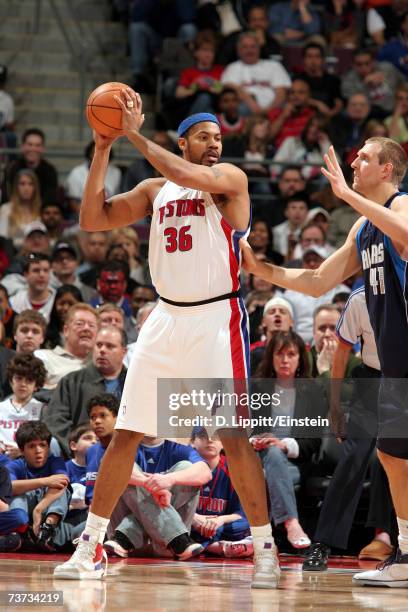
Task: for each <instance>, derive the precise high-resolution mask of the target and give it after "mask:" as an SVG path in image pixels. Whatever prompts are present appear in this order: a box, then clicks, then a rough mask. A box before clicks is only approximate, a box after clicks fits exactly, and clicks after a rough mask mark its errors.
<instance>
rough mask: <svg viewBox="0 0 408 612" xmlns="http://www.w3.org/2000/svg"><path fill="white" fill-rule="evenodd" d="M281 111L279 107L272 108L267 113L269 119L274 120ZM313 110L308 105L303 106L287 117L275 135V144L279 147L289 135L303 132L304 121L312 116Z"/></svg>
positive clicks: (298, 134)
mask: <svg viewBox="0 0 408 612" xmlns="http://www.w3.org/2000/svg"><path fill="white" fill-rule="evenodd" d="M281 113H282V109H281V108H273V109H272V110H270V111H269V113H268V118H269V121H271V122H272V121H275V119H277V118H278V117H279V115H280V114H281ZM314 114H315V111H314V109H313V108H311V107H310V106H305V108H303V109H302V110H301V111H300V112H298V113H296V115H293V116H291V117H288V118H287V119H286V121H285V123H284V124H283V125H282V127H281V129H280V132H278V133H277V135H276V136H275V145H276V147H277V148H279V147H280V146H281V144H282V142H283V141H284V140H285V139H286V138H288V137H289V136H295V137H296V136H300V135H301V134H302V132H303V129H304V128H305V126H306V123H307V122H308V121H309V119H310V117H313V115H314Z"/></svg>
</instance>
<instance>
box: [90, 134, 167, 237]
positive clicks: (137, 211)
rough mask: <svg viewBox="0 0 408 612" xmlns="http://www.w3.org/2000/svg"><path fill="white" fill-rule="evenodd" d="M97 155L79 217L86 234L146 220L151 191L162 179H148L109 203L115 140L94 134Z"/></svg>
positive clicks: (92, 165)
mask: <svg viewBox="0 0 408 612" xmlns="http://www.w3.org/2000/svg"><path fill="white" fill-rule="evenodd" d="M94 139H95V153H94V157H93V160H92V163H91V167H90V170H89V175H88V178H87V181H86V185H85V189H84V194H83V197H82V202H81V209H80V213H79V224H80V227H81V228H82V229H84V230H86V231H89V232H91V231H94V232H96V231H106V230H110V229H114V228H116V227H122V226H124V225H129V224H130V223H134V222H135V221H138V220H139V219H143V217H145V216H146V215H148V214H149V213H150V211H151V199H150V191H151V189H152V186H153V187H154V185H152V183H153V184H155V183H157V181H160V179H147V180H146V181H143V182H141V183H139V185H137V186H136V187H135V188H134V189H132V191H129V192H127V193H122V194H120V195H117V196H113V197H112V198H110V199H109V200H106V196H105V187H104V183H105V175H106V170H107V167H108V163H109V153H110V149H111V146H112V143H113V142H114V140H116V137H115V138H108V137H105V136H101V135H99V134H97V133H96V132H95V133H94Z"/></svg>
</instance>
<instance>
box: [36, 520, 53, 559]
mask: <svg viewBox="0 0 408 612" xmlns="http://www.w3.org/2000/svg"><path fill="white" fill-rule="evenodd" d="M55 532H56V528H55V525H51V523H43V524H42V525H41V527H40V532H39V534H38V538H37V548H39V549H40V550H42V551H43V552H55V551H56V548H55V546H54V538H55Z"/></svg>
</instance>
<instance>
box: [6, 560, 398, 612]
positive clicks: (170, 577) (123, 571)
mask: <svg viewBox="0 0 408 612" xmlns="http://www.w3.org/2000/svg"><path fill="white" fill-rule="evenodd" d="M66 558H67V557H66V556H63V555H48V556H46V555H19V554H17V553H16V554H8V555H5V554H2V555H0V610H1V612H3V611H7V610H10V611H15V610H16V609H18V608H23V609H24V611H25V612H29V611H30V610H32V611H34V610H37V611H38V610H39V609H41V610H42V609H44V610H49V611H50V612H51V611H52V610H60V611H63V610H66V611H69V612H102V611H105V610H106V611H107V612H110V611H111V610H121V611H122V612H128V611H129V612H130V611H134V610H141V611H143V612H145V611H146V612H190V611H194V612H202V611H204V612H221V611H222V612H229V611H234V612H275V611H276V612H299V611H302V612H303V611H306V610H307V611H309V610H320V611H322V612H323V611H324V612H326V611H331V612H337V611H342V610H347V611H350V610H384V611H386V612H393V611H397V610H398V611H401V612H403V611H404V612H407V611H408V589H390V588H378V587H377V588H369V587H360V586H359V587H357V586H354V585H353V583H352V581H351V577H352V575H353V573H354V572H355V571H356V570H359V569H370V568H372V567H374V566H375V563H374V562H358V561H357V560H356V559H355V558H352V557H338V558H333V559H331V561H330V565H329V570H328V571H327V572H324V573H322V572H319V573H311V572H308V573H302V571H301V564H302V559H301V558H300V557H292V556H286V555H281V556H280V561H281V566H282V569H283V572H282V578H281V582H280V586H279V589H277V590H251V589H250V581H251V573H252V563H251V562H249V561H247V560H242V561H240V560H225V561H223V560H220V559H214V560H209V559H206V558H200V559H198V560H195V561H191V562H185V563H182V562H178V561H168V560H154V559H128V560H119V559H117V560H116V559H115V560H111V562H110V563H109V572H108V577H107V579H105V580H104V581H92V580H89V581H81V582H78V581H66V580H54V579H53V576H52V571H53V568H54V566H55V565H56V563H61V561H63V560H65V559H66ZM27 591H28V592H29V593H28V594H27V593H26V597H28V595H29V594H30V593H34V595H35V594H37V600H38V603H34V604H30V603H28V604H27V603H26V602H25V604H24V606H23V605H22V603H21V600H20V602H18V601H17V600H16V598H14V603H13V602H10V601H9V600H10V595H9V593H10V592H27ZM44 592H47V595H46V596H44V595H42V594H43V593H44ZM31 597H33V596H31ZM41 597H42V601H43V602H44V601H45V597H47V598H48V599H51V600H52V598H53V597H55V599H56V600H57V602H58V604H60V605H54V604H53V603H51V604H49V605H45V603H41ZM34 601H35V600H34Z"/></svg>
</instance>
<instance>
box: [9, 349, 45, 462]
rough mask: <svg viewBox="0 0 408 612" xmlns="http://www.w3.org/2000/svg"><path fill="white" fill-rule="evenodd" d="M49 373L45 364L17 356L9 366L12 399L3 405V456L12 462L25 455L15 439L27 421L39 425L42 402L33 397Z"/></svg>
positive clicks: (27, 356) (28, 357)
mask: <svg viewBox="0 0 408 612" xmlns="http://www.w3.org/2000/svg"><path fill="white" fill-rule="evenodd" d="M46 374H47V373H46V370H45V367H44V364H43V362H42V361H41V360H40V359H37V357H34V356H33V355H16V356H15V357H14V358H13V359H12V360H11V361H10V362H9V363H8V365H7V377H8V380H9V382H10V386H11V388H12V391H13V393H12V395H10V397H8V398H7V399H5V400H3V401H2V402H0V452H3V453H6V454H7V455H8V457H9V459H16V458H17V457H19V456H20V455H21V451H20V449H19V448H18V446H17V444H16V441H15V435H16V431H17V429H18V428H19V427H20V425H21V423H23V422H24V421H38V420H39V418H40V416H41V408H42V405H43V404H42V402H40V401H39V400H37V399H35V398H34V397H33V394H34V392H35V391H37V390H38V389H41V387H42V386H43V384H44V381H45V378H46Z"/></svg>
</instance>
